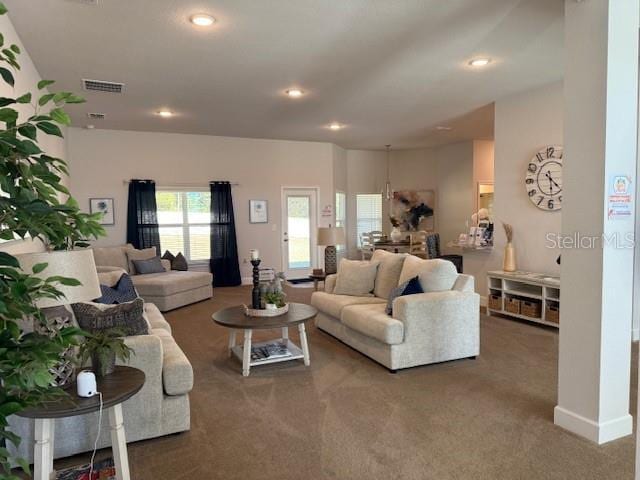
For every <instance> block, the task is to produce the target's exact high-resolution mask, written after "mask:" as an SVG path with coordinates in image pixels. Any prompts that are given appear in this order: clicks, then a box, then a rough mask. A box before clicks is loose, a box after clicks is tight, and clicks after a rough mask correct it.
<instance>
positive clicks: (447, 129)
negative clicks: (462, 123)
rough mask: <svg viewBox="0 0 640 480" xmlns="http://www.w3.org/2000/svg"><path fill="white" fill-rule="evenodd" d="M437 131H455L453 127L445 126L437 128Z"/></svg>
mask: <svg viewBox="0 0 640 480" xmlns="http://www.w3.org/2000/svg"><path fill="white" fill-rule="evenodd" d="M436 130H438V131H440V132H448V131H450V130H453V128H451V127H446V126H444V125H438V126H437V127H436Z"/></svg>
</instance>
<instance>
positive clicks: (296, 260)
mask: <svg viewBox="0 0 640 480" xmlns="http://www.w3.org/2000/svg"><path fill="white" fill-rule="evenodd" d="M283 210H284V211H283V212H282V213H283V219H284V222H283V223H284V231H283V266H284V271H285V274H286V276H287V278H290V279H292V278H304V277H306V276H308V275H309V274H310V273H311V271H312V270H313V268H314V265H315V263H316V250H317V247H316V239H315V232H316V192H315V190H301V189H285V191H284V194H283Z"/></svg>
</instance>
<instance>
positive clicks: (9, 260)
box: [0, 252, 20, 268]
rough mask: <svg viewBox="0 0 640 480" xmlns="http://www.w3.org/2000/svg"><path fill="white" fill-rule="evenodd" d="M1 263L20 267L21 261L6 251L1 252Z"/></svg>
mask: <svg viewBox="0 0 640 480" xmlns="http://www.w3.org/2000/svg"><path fill="white" fill-rule="evenodd" d="M0 265H6V266H9V267H13V268H20V262H18V259H17V258H16V257H14V256H13V255H9V254H8V253H6V252H0Z"/></svg>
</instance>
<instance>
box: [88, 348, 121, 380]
mask: <svg viewBox="0 0 640 480" xmlns="http://www.w3.org/2000/svg"><path fill="white" fill-rule="evenodd" d="M91 367H92V368H93V372H94V373H95V374H96V377H104V376H106V375H111V374H112V373H113V372H114V370H115V369H116V352H110V353H109V356H108V357H107V358H106V359H104V361H102V360H101V359H100V356H99V355H91Z"/></svg>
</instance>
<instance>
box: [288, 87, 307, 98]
mask: <svg viewBox="0 0 640 480" xmlns="http://www.w3.org/2000/svg"><path fill="white" fill-rule="evenodd" d="M286 94H287V95H289V97H291V98H300V97H301V96H302V95H303V94H304V92H303V91H302V90H300V89H299V88H290V89H289V90H287V91H286Z"/></svg>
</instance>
